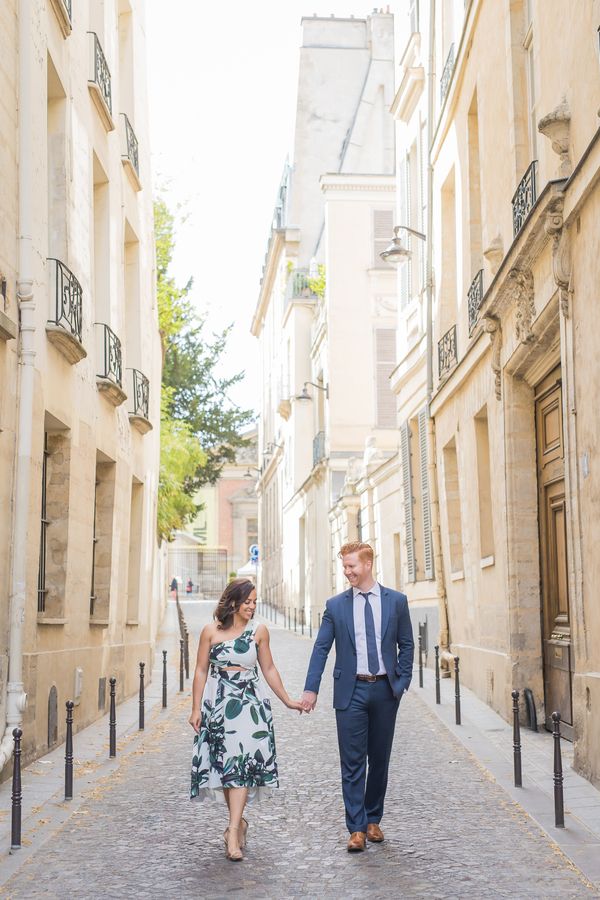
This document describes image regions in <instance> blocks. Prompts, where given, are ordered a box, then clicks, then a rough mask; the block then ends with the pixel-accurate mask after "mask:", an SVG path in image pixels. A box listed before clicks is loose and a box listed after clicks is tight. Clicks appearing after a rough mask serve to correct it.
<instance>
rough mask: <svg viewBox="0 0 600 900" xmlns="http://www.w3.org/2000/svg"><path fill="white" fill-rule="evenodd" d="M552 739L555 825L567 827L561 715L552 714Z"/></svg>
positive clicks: (557, 713)
mask: <svg viewBox="0 0 600 900" xmlns="http://www.w3.org/2000/svg"><path fill="white" fill-rule="evenodd" d="M552 737H553V738H554V824H555V825H556V827H557V828H564V827H565V803H564V797H563V771H562V755H561V749H560V713H559V712H553V713H552Z"/></svg>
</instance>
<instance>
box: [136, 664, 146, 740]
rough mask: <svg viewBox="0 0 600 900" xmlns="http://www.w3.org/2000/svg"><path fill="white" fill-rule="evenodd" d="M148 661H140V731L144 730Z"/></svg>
mask: <svg viewBox="0 0 600 900" xmlns="http://www.w3.org/2000/svg"><path fill="white" fill-rule="evenodd" d="M145 666H146V663H143V662H141V663H140V717H139V724H138V728H139V730H140V731H143V730H144V668H145Z"/></svg>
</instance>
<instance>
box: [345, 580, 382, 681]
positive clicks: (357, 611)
mask: <svg viewBox="0 0 600 900" xmlns="http://www.w3.org/2000/svg"><path fill="white" fill-rule="evenodd" d="M352 590H353V592H354V639H355V641H356V674H357V675H371V672H369V658H368V654H367V632H366V629H365V598H364V597H363V596H362V594H363V593H365V594H366V593H367V592H366V591H362V592H361V591H359V589H358V588H352ZM369 604H370V606H371V609H372V610H373V622H374V625H375V643H376V644H377V659H378V660H379V671H378V672H377V673H376V674H377V675H385V674H386V672H385V666H384V665H383V658H382V656H381V588H380V587H379V585H378V583H377V582H375V584H374V585H373V586H372V587H370V588H369Z"/></svg>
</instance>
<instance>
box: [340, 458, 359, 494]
mask: <svg viewBox="0 0 600 900" xmlns="http://www.w3.org/2000/svg"><path fill="white" fill-rule="evenodd" d="M362 476H363V465H362V460H360V459H359V458H358V457H357V456H351V457H350V459H349V460H348V465H347V467H346V478H345V479H344V486H343V487H342V490H341V493H340V497H351V496H353V495H354V494H356V484H357V483H358V482H359V481H360V479H361V478H362Z"/></svg>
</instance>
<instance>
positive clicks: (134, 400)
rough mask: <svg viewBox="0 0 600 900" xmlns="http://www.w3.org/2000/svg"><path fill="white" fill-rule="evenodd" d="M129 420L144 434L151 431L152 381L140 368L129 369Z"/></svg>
mask: <svg viewBox="0 0 600 900" xmlns="http://www.w3.org/2000/svg"><path fill="white" fill-rule="evenodd" d="M126 371H127V396H128V397H129V407H128V413H129V421H130V422H131V424H132V425H134V426H135V428H137V430H138V431H140V432H141V433H142V434H146V432H147V431H150V429H151V428H152V425H151V423H150V413H149V410H150V382H149V381H148V379H147V378H146V376H145V375H144V373H143V372H140V371H139V369H127V370H126Z"/></svg>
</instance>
